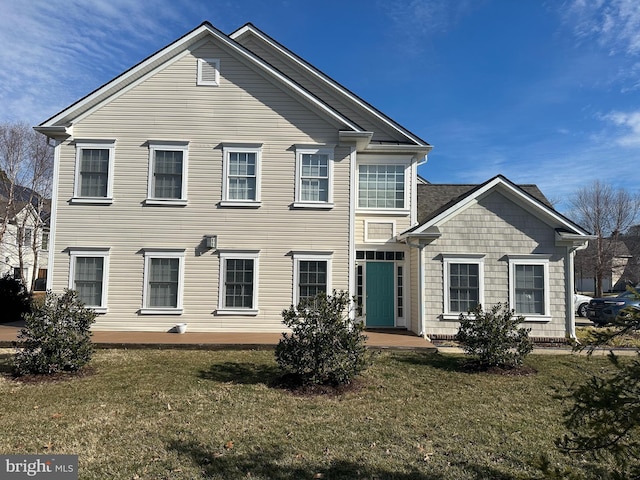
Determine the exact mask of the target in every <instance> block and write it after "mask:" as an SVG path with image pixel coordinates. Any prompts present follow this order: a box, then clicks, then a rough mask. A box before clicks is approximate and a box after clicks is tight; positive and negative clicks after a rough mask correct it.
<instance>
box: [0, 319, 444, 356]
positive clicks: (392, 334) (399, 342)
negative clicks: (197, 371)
mask: <svg viewBox="0 0 640 480" xmlns="http://www.w3.org/2000/svg"><path fill="white" fill-rule="evenodd" d="M19 331H20V327H19V326H16V325H0V347H12V346H13V345H14V342H15V341H16V340H17V336H18V332H19ZM365 334H366V335H367V337H368V338H367V346H368V347H370V348H385V349H386V348H389V349H399V350H402V349H407V350H421V351H433V352H435V351H436V350H437V349H436V347H435V345H433V344H432V343H431V342H428V341H427V340H425V339H424V338H422V337H418V336H416V335H414V334H412V333H410V332H407V331H405V330H398V331H385V332H380V331H367V332H365ZM280 338H281V334H280V333H198V332H187V333H183V334H179V333H164V332H93V336H92V340H93V342H94V344H95V345H96V347H97V348H190V349H201V350H223V349H271V348H274V347H275V345H276V344H277V343H278V341H279V340H280Z"/></svg>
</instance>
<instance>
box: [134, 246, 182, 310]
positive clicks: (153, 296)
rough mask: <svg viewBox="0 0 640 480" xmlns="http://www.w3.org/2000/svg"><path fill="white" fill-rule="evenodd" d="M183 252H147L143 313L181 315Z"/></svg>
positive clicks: (158, 250) (147, 250)
mask: <svg viewBox="0 0 640 480" xmlns="http://www.w3.org/2000/svg"><path fill="white" fill-rule="evenodd" d="M184 258H185V251H184V249H145V250H144V288H143V294H142V303H143V307H142V308H141V309H140V313H142V314H154V313H155V314H170V315H180V314H181V313H182V296H183V293H182V292H183V282H184Z"/></svg>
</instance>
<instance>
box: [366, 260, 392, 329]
mask: <svg viewBox="0 0 640 480" xmlns="http://www.w3.org/2000/svg"><path fill="white" fill-rule="evenodd" d="M393 265H394V263H393V262H367V274H366V277H367V278H366V291H367V294H366V295H367V296H366V302H367V304H366V313H367V320H366V325H367V327H394V326H395V316H394V311H395V302H394V294H393V288H394V281H393Z"/></svg>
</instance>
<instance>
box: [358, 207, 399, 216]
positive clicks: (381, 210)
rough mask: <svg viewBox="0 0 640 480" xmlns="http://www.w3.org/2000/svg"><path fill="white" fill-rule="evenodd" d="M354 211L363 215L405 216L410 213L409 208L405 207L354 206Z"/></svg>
mask: <svg viewBox="0 0 640 480" xmlns="http://www.w3.org/2000/svg"><path fill="white" fill-rule="evenodd" d="M356 213H359V214H364V215H398V216H400V215H402V216H406V215H409V213H411V212H410V211H409V210H407V209H406V208H378V209H375V208H372V209H365V208H356Z"/></svg>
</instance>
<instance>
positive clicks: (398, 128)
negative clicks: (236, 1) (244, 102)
mask: <svg viewBox="0 0 640 480" xmlns="http://www.w3.org/2000/svg"><path fill="white" fill-rule="evenodd" d="M248 32H251V33H253V34H254V35H255V36H257V37H259V38H260V39H261V40H262V41H263V42H265V43H268V44H269V45H271V46H272V47H273V48H275V49H276V50H278V51H279V52H280V53H282V54H283V55H284V56H286V57H287V58H288V59H289V60H291V61H292V62H295V63H296V64H298V65H300V66H301V67H302V68H303V69H305V70H306V71H307V72H309V73H310V74H311V75H313V76H314V77H316V78H319V79H320V80H322V81H323V82H324V83H326V84H327V85H329V86H330V87H331V88H332V89H333V90H335V91H337V92H339V93H340V94H342V95H343V96H345V97H347V98H348V99H349V100H350V101H351V102H353V103H355V104H356V105H358V106H359V107H360V108H363V109H364V110H366V111H367V112H368V113H369V114H371V115H373V116H375V117H376V118H377V119H378V120H380V121H382V122H383V123H385V124H386V125H388V126H389V127H391V128H392V129H394V130H395V131H396V132H398V133H400V134H402V135H404V136H405V137H406V138H408V139H409V140H411V141H412V142H415V143H416V144H417V145H427V144H425V142H424V141H423V140H420V139H419V138H417V137H415V136H414V135H413V134H412V133H411V132H409V131H408V130H406V129H404V128H403V127H402V126H400V125H399V124H397V123H396V122H394V121H393V120H391V119H389V118H388V117H386V116H385V115H383V114H382V113H381V112H379V111H378V110H376V109H375V108H373V107H372V106H370V105H368V104H366V103H365V102H364V101H363V100H362V99H360V98H358V97H357V96H356V95H354V94H353V93H351V92H349V91H348V90H346V89H345V88H344V87H342V86H341V85H340V84H338V83H337V82H335V81H334V80H332V79H331V78H329V77H327V76H326V75H325V74H324V73H322V72H321V71H319V70H317V69H316V68H315V67H313V66H311V65H310V64H309V63H307V62H306V61H304V60H302V59H301V58H300V57H298V56H297V55H293V54H292V53H291V52H289V51H288V50H286V49H284V48H282V46H281V45H280V44H278V43H277V42H276V43H274V41H272V40H271V39H270V38H267V37H265V36H264V34H263V33H262V32H261V31H260V30H257V29H256V28H255V27H253V26H252V25H245V26H244V27H242V28H240V29H239V30H237V31H235V32H234V33H232V34H231V35H229V37H230V38H232V39H234V40H235V39H236V38H239V37H241V36H242V35H244V34H246V33H248Z"/></svg>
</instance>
